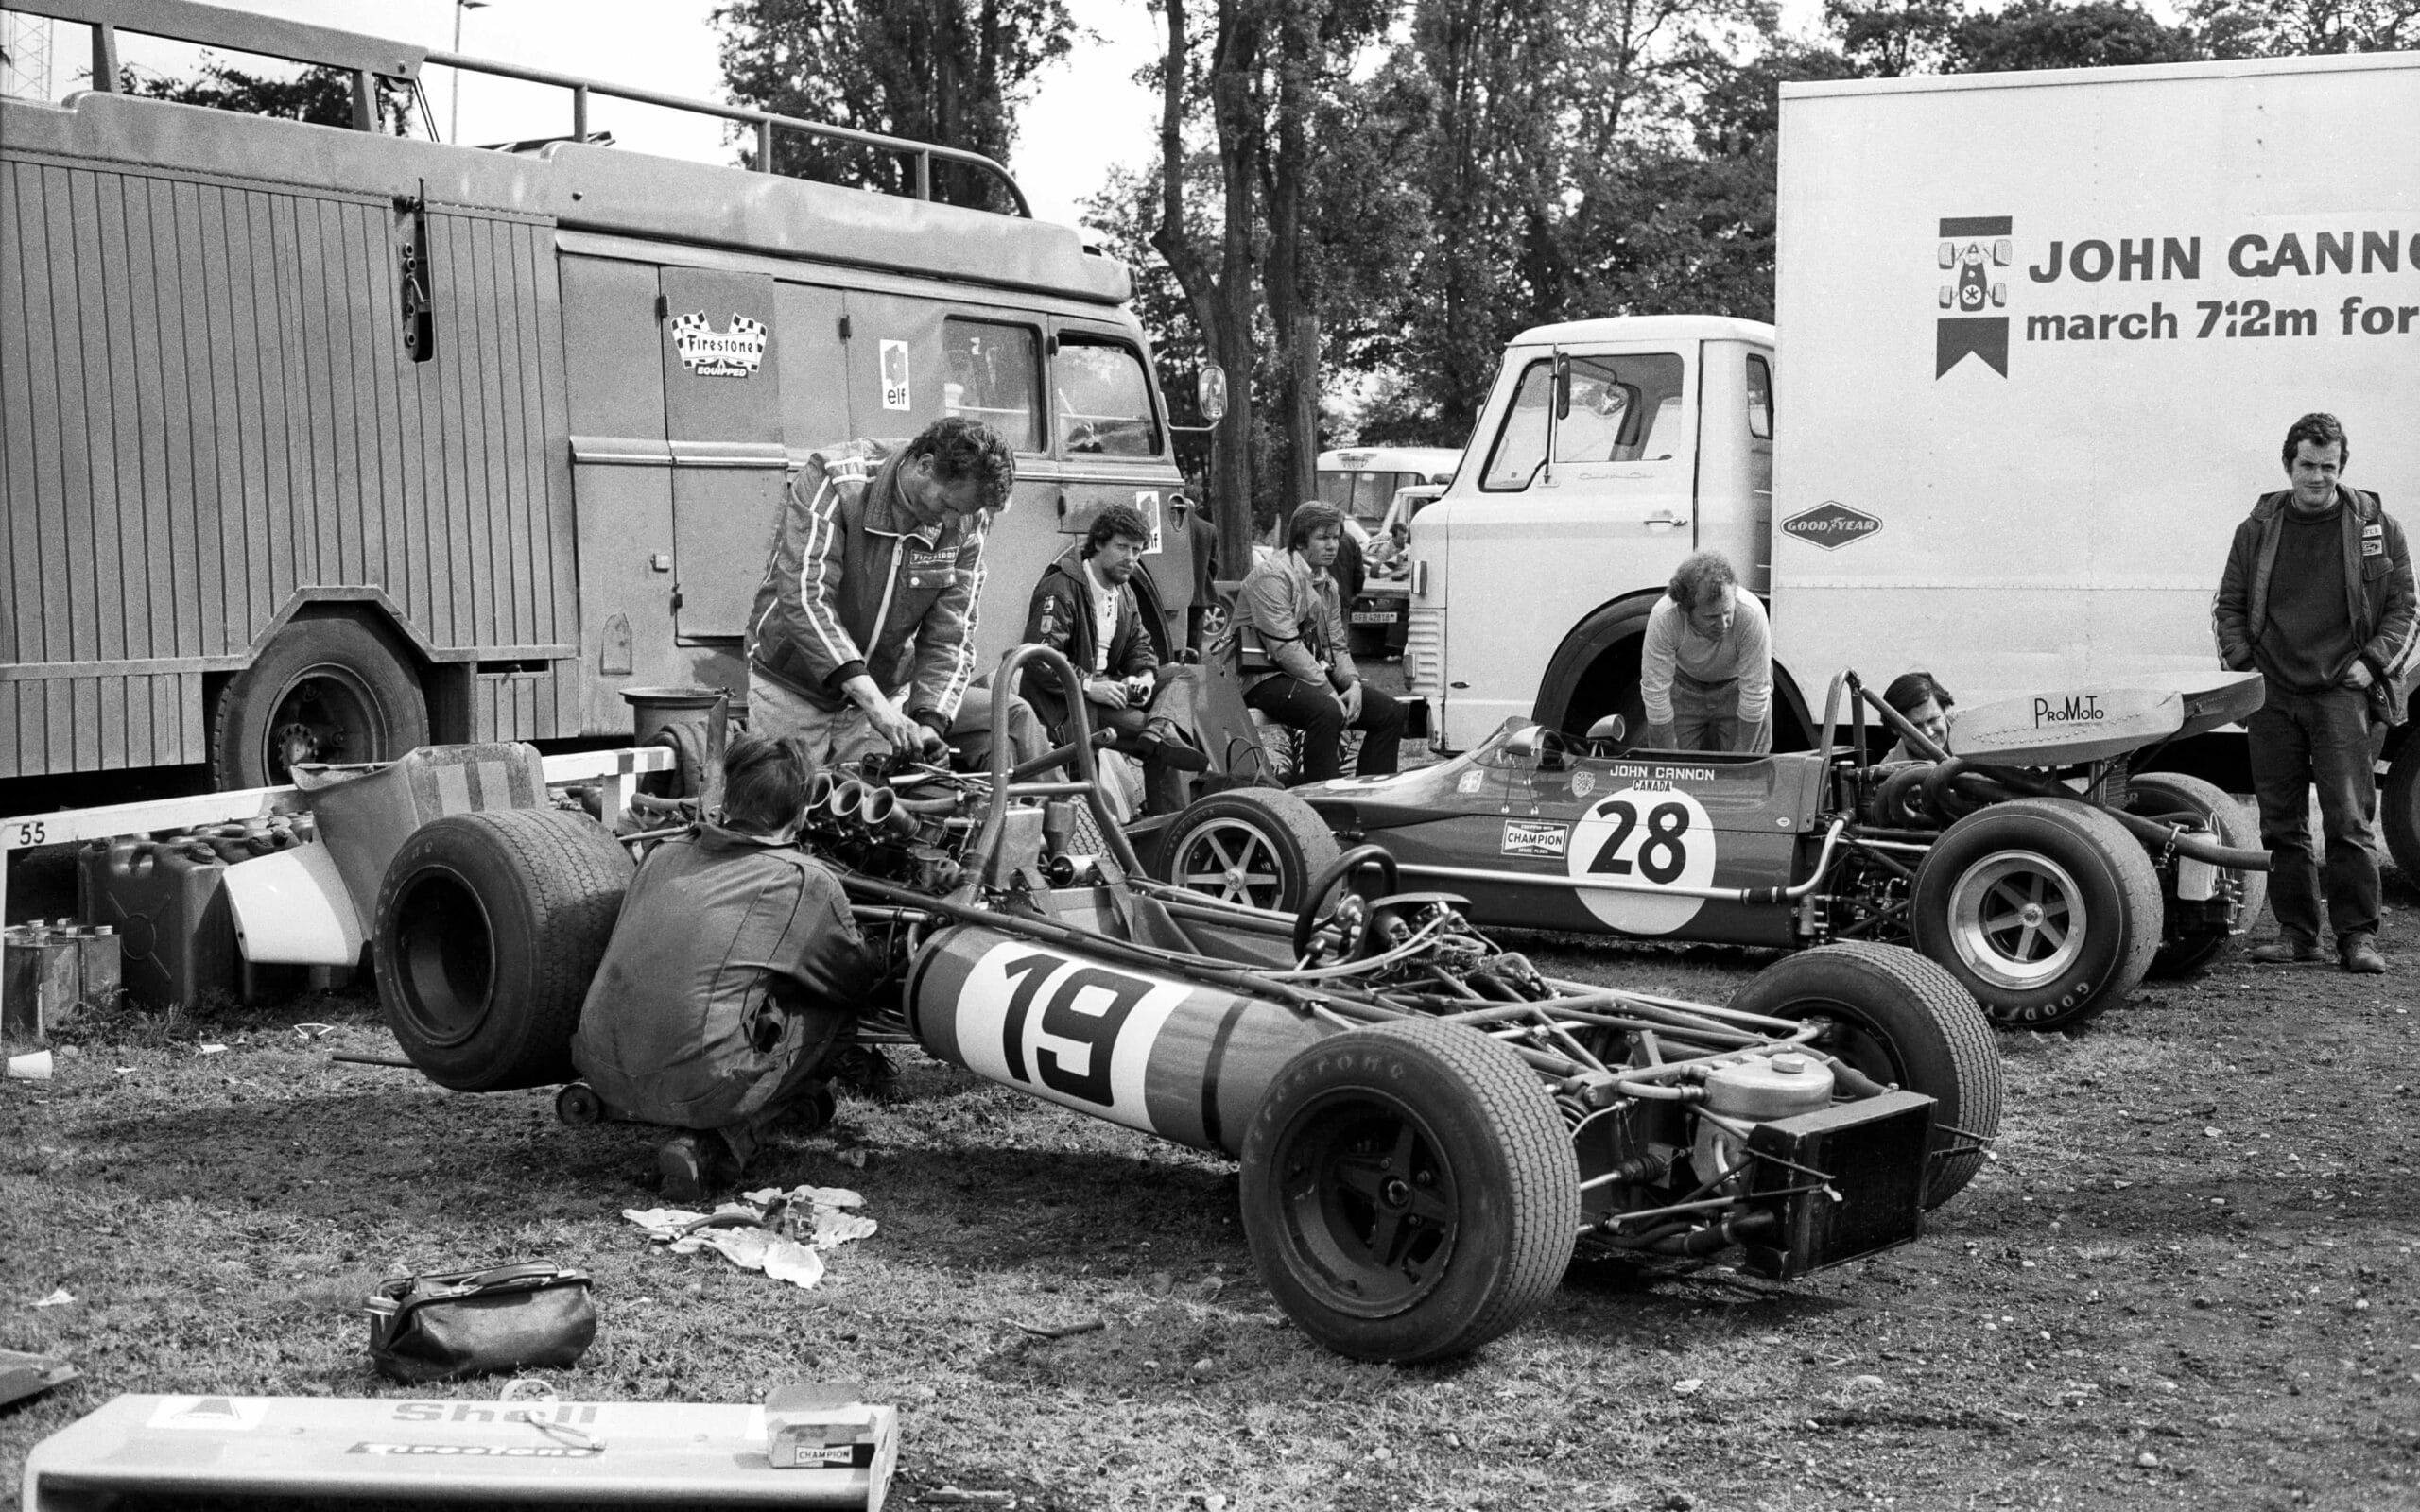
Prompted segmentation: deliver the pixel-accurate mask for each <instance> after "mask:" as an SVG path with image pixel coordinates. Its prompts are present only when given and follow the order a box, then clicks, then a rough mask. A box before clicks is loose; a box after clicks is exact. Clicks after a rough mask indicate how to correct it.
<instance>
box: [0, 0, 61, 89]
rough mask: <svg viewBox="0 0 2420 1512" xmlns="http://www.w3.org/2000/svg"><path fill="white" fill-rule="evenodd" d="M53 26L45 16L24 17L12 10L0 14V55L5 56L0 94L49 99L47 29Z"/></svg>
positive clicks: (1, 72) (0, 73) (2, 65)
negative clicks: (3, 54)
mask: <svg viewBox="0 0 2420 1512" xmlns="http://www.w3.org/2000/svg"><path fill="white" fill-rule="evenodd" d="M54 25H56V23H54V22H52V21H51V19H50V18H49V17H47V16H28V15H26V14H25V13H23V12H22V11H16V10H10V11H6V12H0V53H5V54H6V55H7V61H6V62H5V63H0V94H13V95H15V96H16V97H17V98H19V99H28V100H48V99H49V98H50V57H51V54H50V30H51V27H52V26H54Z"/></svg>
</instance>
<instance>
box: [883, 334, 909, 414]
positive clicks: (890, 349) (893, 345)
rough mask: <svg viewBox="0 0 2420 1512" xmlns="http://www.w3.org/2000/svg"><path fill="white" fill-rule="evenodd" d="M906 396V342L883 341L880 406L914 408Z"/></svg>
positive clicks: (886, 407)
mask: <svg viewBox="0 0 2420 1512" xmlns="http://www.w3.org/2000/svg"><path fill="white" fill-rule="evenodd" d="M882 407H883V408H885V409H913V408H915V407H916V406H915V405H914V404H912V403H910V402H909V400H908V343H907V342H905V341H885V342H884V343H883V344H882Z"/></svg>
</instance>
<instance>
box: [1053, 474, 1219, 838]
mask: <svg viewBox="0 0 2420 1512" xmlns="http://www.w3.org/2000/svg"><path fill="white" fill-rule="evenodd" d="M1150 544H1151V524H1150V521H1148V520H1146V519H1144V518H1143V512H1142V511H1141V510H1140V509H1137V508H1135V507H1133V506H1132V505H1131V504H1113V505H1111V506H1109V507H1107V508H1105V509H1103V510H1101V512H1100V513H1099V514H1098V515H1097V516H1095V517H1094V519H1093V524H1092V528H1091V529H1090V530H1088V531H1086V532H1085V534H1084V541H1083V544H1082V545H1081V546H1080V547H1078V548H1076V549H1075V550H1073V551H1070V552H1066V553H1063V554H1062V555H1061V556H1060V558H1059V559H1058V560H1056V561H1054V562H1052V563H1051V564H1050V565H1049V566H1048V567H1046V568H1045V569H1043V573H1042V580H1041V581H1040V582H1038V583H1036V584H1034V585H1033V600H1032V604H1031V606H1030V607H1029V610H1028V611H1027V614H1026V622H1025V638H1026V640H1027V641H1028V642H1029V643H1030V644H1036V645H1046V646H1049V647H1050V648H1051V649H1052V650H1054V651H1057V652H1059V653H1060V654H1062V655H1063V656H1064V657H1066V659H1067V660H1068V662H1071V663H1073V664H1074V666H1075V669H1076V675H1077V677H1079V678H1080V679H1083V681H1082V686H1081V687H1080V689H1079V690H1078V693H1079V694H1080V696H1081V697H1082V698H1083V700H1084V702H1085V703H1087V704H1089V705H1091V706H1092V707H1091V708H1090V709H1089V710H1088V711H1087V713H1089V714H1090V716H1091V719H1092V723H1093V725H1094V727H1095V728H1097V729H1107V730H1113V731H1115V734H1116V736H1117V740H1116V746H1115V748H1116V749H1118V750H1122V751H1125V752H1127V753H1128V754H1130V755H1132V756H1135V757H1137V758H1139V759H1140V760H1141V761H1142V763H1143V782H1144V812H1145V813H1147V814H1174V813H1175V812H1176V811H1177V810H1179V809H1181V808H1183V807H1184V775H1183V774H1184V773H1185V772H1199V771H1205V770H1207V769H1208V768H1209V765H1210V762H1209V758H1207V757H1205V756H1203V755H1202V754H1201V751H1200V750H1198V749H1196V748H1195V747H1193V745H1192V744H1191V743H1190V742H1189V741H1187V740H1186V738H1185V736H1184V734H1183V733H1182V732H1181V730H1179V729H1178V726H1177V722H1176V719H1175V717H1174V711H1175V710H1177V709H1178V708H1181V707H1184V706H1186V705H1187V704H1189V701H1190V700H1189V690H1188V689H1187V687H1186V678H1185V673H1186V672H1187V670H1188V669H1187V668H1184V667H1180V666H1176V665H1173V664H1169V663H1164V662H1161V661H1160V654H1159V652H1158V650H1157V649H1156V648H1155V647H1153V645H1152V644H1151V636H1150V627H1149V626H1147V625H1146V624H1145V623H1144V621H1143V614H1142V610H1141V609H1140V607H1139V606H1138V605H1137V603H1136V602H1135V592H1134V576H1135V572H1136V569H1137V568H1138V567H1140V566H1141V564H1142V559H1143V553H1144V552H1145V551H1146V550H1148V549H1149V548H1150ZM1025 693H1026V696H1027V698H1028V700H1029V702H1031V703H1032V705H1033V711H1034V713H1035V714H1036V715H1037V716H1039V717H1040V719H1041V721H1042V728H1043V729H1044V730H1046V731H1047V732H1048V734H1049V736H1050V740H1051V743H1052V744H1053V745H1064V744H1066V742H1067V738H1068V715H1069V713H1070V712H1071V711H1070V708H1069V698H1068V693H1067V690H1066V689H1064V688H1062V687H1061V686H1059V679H1058V676H1057V675H1056V674H1055V673H1053V672H1051V671H1050V669H1049V668H1047V667H1045V666H1040V665H1034V666H1029V668H1028V669H1027V671H1026V675H1025Z"/></svg>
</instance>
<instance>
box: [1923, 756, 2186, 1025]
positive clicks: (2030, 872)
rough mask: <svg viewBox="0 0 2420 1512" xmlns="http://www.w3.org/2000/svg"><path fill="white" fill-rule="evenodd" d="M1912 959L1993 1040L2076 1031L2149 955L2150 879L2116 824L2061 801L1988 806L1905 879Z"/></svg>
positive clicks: (2152, 872) (2143, 860)
mask: <svg viewBox="0 0 2420 1512" xmlns="http://www.w3.org/2000/svg"><path fill="white" fill-rule="evenodd" d="M1910 912H1911V913H1912V914H1913V916H1914V920H1913V921H1914V933H1915V942H1916V949H1918V950H1920V951H1922V952H1924V953H1925V954H1927V955H1929V956H1931V957H1932V958H1933V959H1934V960H1936V961H1939V962H1940V963H1941V964H1942V965H1944V966H1945V967H1947V968H1949V972H1950V974H1951V975H1952V976H1955V977H1956V978H1958V980H1959V982H1960V983H1961V984H1962V985H1963V986H1964V987H1965V988H1966V990H1967V991H1969V992H1971V993H1973V994H1974V995H1975V1001H1976V1002H1977V1003H1979V1004H1980V1005H1982V1008H1983V1012H1984V1013H1985V1014H1987V1015H1988V1016H1989V1017H1990V1018H1991V1021H1992V1022H1994V1023H1997V1024H1998V1025H1999V1026H2000V1027H2002V1028H2004V1029H2018V1028H2025V1029H2055V1028H2060V1027H2062V1026H2065V1025H2067V1024H2074V1023H2082V1022H2083V1021H2085V1020H2086V1019H2089V1018H2091V1017H2092V1016H2093V1015H2095V1014H2097V1013H2099V1012H2100V1011H2101V1010H2102V1009H2103V1008H2106V1007H2108V1006H2109V1005H2111V1004H2114V1003H2118V1002H2122V1001H2123V1000H2124V999H2125V996H2126V994H2127V993H2129V992H2131V991H2133V990H2134V989H2135V986H2136V984H2138V983H2140V982H2141V981H2142V979H2143V973H2144V971H2147V970H2149V968H2150V966H2151V962H2152V953H2153V952H2155V951H2157V950H2158V949H2159V919H2160V915H2161V910H2160V894H2159V872H2158V871H2157V869H2156V868H2153V867H2152V858H2151V857H2150V855H2149V854H2147V853H2146V852H2145V851H2144V850H2143V847H2142V842H2140V841H2138V840H2136V839H2135V837H2134V836H2133V835H2131V834H2129V833H2126V831H2125V829H2124V827H2123V826H2121V825H2119V824H2118V821H2117V820H2116V819H2113V818H2111V817H2110V816H2108V815H2106V814H2103V813H2101V812H2100V810H2099V809H2097V808H2094V807H2092V806H2091V805H2090V804H2088V803H2083V802H2081V801H2079V800H2076V799H2047V798H2023V799H2011V800H2010V801H2008V802H2005V803H1994V804H1992V805H1990V806H1989V807H1987V808H1983V809H1979V810H1977V811H1976V812H1975V813H1973V814H1969V815H1967V816H1965V817H1964V818H1962V819H1960V820H1959V821H1958V822H1957V823H1955V824H1953V825H1951V826H1950V827H1949V828H1948V829H1946V830H1945V831H1943V832H1942V835H1941V838H1940V839H1939V840H1938V841H1935V842H1934V844H1933V848H1932V850H1931V851H1928V852H1927V854H1926V856H1925V859H1924V863H1923V865H1922V866H1920V867H1918V868H1917V869H1916V885H1915V889H1914V897H1913V899H1912V900H1911V907H1910Z"/></svg>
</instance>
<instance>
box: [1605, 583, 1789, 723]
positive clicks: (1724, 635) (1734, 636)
mask: <svg viewBox="0 0 2420 1512" xmlns="http://www.w3.org/2000/svg"><path fill="white" fill-rule="evenodd" d="M1638 661H1639V665H1638V692H1639V698H1640V700H1641V701H1642V702H1643V703H1644V704H1645V705H1646V717H1647V729H1646V730H1645V732H1644V735H1643V738H1641V740H1640V741H1639V744H1640V745H1642V746H1646V747H1652V748H1655V749H1660V750H1727V751H1747V752H1751V753H1753V754H1755V755H1763V754H1764V753H1766V752H1767V751H1770V750H1772V748H1773V634H1772V625H1771V624H1770V623H1769V622H1768V621H1767V620H1766V618H1765V606H1764V605H1763V604H1761V603H1759V602H1757V600H1756V595H1755V594H1754V593H1747V592H1744V591H1743V590H1742V589H1741V588H1740V587H1739V578H1738V575H1737V574H1736V573H1734V572H1733V571H1732V570H1731V562H1730V560H1729V558H1725V557H1724V556H1723V555H1722V553H1720V552H1719V551H1701V552H1695V553H1692V554H1691V555H1690V556H1688V557H1687V558H1684V559H1683V560H1682V562H1681V565H1680V567H1679V568H1678V570H1676V571H1675V572H1674V573H1673V574H1672V581H1671V582H1670V584H1669V585H1668V586H1667V588H1666V590H1665V593H1664V596H1663V597H1662V598H1659V599H1657V600H1656V601H1655V607H1654V609H1652V610H1649V611H1648V615H1647V638H1646V644H1644V645H1643V646H1642V647H1641V648H1640V651H1639V659H1638Z"/></svg>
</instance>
